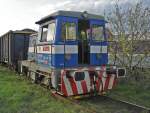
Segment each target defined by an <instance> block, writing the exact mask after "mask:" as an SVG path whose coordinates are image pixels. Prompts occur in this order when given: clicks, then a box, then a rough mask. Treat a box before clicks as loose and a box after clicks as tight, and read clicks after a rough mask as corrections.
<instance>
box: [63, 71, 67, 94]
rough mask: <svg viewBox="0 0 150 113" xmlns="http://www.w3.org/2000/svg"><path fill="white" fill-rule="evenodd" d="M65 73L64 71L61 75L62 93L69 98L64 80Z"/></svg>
mask: <svg viewBox="0 0 150 113" xmlns="http://www.w3.org/2000/svg"><path fill="white" fill-rule="evenodd" d="M65 73H66V72H65V71H63V72H62V74H61V82H62V83H61V84H62V85H61V92H62V93H63V94H64V96H68V93H67V90H66V87H65V83H64V79H63V77H64V76H65Z"/></svg>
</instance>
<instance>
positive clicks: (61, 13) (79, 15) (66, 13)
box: [36, 10, 104, 24]
mask: <svg viewBox="0 0 150 113" xmlns="http://www.w3.org/2000/svg"><path fill="white" fill-rule="evenodd" d="M83 13H84V12H77V11H62V10H60V11H57V12H54V13H52V14H50V15H48V16H46V17H44V18H41V20H39V21H37V22H36V24H42V23H44V22H46V21H49V20H51V19H54V18H55V17H56V16H67V17H76V18H80V19H82V18H83ZM87 14H88V17H87V18H88V19H98V20H104V17H103V16H101V15H96V14H90V13H87Z"/></svg>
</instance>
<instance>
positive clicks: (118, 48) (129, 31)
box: [108, 1, 150, 74]
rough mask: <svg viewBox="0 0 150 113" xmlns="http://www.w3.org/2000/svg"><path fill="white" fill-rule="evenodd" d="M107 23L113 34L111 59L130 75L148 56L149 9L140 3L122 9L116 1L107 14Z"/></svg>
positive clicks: (149, 46) (149, 44)
mask: <svg viewBox="0 0 150 113" xmlns="http://www.w3.org/2000/svg"><path fill="white" fill-rule="evenodd" d="M108 22H109V24H110V28H111V32H112V34H113V37H112V38H111V41H112V42H113V43H112V45H111V47H110V54H111V58H112V59H114V63H116V62H117V64H118V65H121V66H124V67H126V68H127V69H129V73H131V74H132V72H133V69H134V68H135V67H141V64H142V63H143V60H144V59H145V58H146V57H148V56H149V55H150V51H149V50H150V49H149V48H150V43H149V42H150V8H149V7H146V6H145V5H143V2H142V1H141V2H139V3H137V4H135V5H132V6H130V7H126V8H123V7H121V5H119V1H117V2H116V4H115V5H114V9H113V10H112V11H111V12H110V13H109V14H108ZM148 41H149V42H148ZM114 42H116V43H114ZM142 45H143V46H142ZM149 57H150V56H149ZM133 67H134V68H133Z"/></svg>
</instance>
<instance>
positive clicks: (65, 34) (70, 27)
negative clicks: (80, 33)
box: [61, 22, 77, 40]
mask: <svg viewBox="0 0 150 113" xmlns="http://www.w3.org/2000/svg"><path fill="white" fill-rule="evenodd" d="M61 37H62V40H76V37H77V36H76V24H75V23H73V22H63V23H62V33H61Z"/></svg>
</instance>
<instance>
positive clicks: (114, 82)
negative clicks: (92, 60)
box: [112, 76, 117, 88]
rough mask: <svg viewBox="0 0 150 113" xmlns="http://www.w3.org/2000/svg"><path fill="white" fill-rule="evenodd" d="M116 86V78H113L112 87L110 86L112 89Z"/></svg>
mask: <svg viewBox="0 0 150 113" xmlns="http://www.w3.org/2000/svg"><path fill="white" fill-rule="evenodd" d="M116 84H117V76H115V78H114V81H113V86H112V88H114V87H115V86H116Z"/></svg>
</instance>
